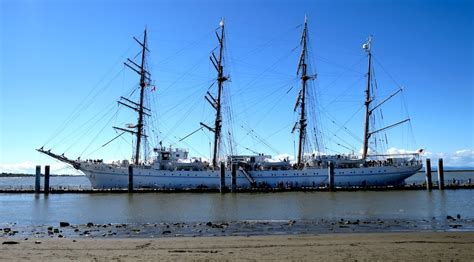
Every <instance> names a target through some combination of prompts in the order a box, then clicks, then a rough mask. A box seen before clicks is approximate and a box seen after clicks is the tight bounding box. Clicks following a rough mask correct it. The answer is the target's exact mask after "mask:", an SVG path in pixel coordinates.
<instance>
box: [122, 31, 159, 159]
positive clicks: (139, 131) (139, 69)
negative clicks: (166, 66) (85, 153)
mask: <svg viewBox="0 0 474 262" xmlns="http://www.w3.org/2000/svg"><path fill="white" fill-rule="evenodd" d="M133 39H135V41H137V43H138V44H139V45H140V46H141V47H142V52H141V62H140V64H137V63H135V62H133V61H132V60H130V59H128V62H129V63H130V64H128V63H127V62H125V63H124V64H125V65H126V66H127V67H129V68H130V69H132V70H133V71H135V72H136V73H137V74H139V75H140V99H139V101H138V102H134V101H131V100H129V99H127V98H125V97H121V98H120V99H121V101H118V103H119V104H121V105H124V106H126V107H128V108H130V109H133V110H135V111H136V112H137V113H138V123H137V124H136V125H135V126H129V128H136V131H134V130H129V129H124V128H119V127H114V128H115V129H118V130H121V131H125V132H129V133H132V134H134V135H136V137H137V143H136V147H135V158H134V160H135V161H134V163H135V165H138V164H139V163H140V146H141V142H142V137H146V135H145V134H144V131H143V130H144V128H143V127H144V124H143V116H144V115H147V116H149V115H150V114H149V113H146V112H145V110H147V111H148V112H149V111H150V110H149V109H148V108H146V107H145V106H144V105H143V103H144V96H145V88H146V86H147V81H148V82H149V81H150V73H149V72H148V71H147V70H146V69H145V66H146V62H145V59H146V52H148V51H149V50H148V48H147V31H146V28H145V31H144V33H143V42H140V41H139V40H138V39H136V38H135V37H134V38H133Z"/></svg>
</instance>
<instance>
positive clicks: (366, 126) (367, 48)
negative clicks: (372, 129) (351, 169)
mask: <svg viewBox="0 0 474 262" xmlns="http://www.w3.org/2000/svg"><path fill="white" fill-rule="evenodd" d="M371 42H372V36H369V39H368V40H367V43H365V44H364V45H363V46H362V48H363V49H365V51H366V52H367V57H368V70H367V88H366V90H365V123H364V148H363V149H362V150H363V151H362V159H366V158H367V152H368V150H369V138H370V135H371V133H369V121H370V119H369V117H370V114H371V113H372V110H370V103H371V102H372V97H371V94H370V83H371V71H372V53H371V50H370V49H371V44H372V43H371Z"/></svg>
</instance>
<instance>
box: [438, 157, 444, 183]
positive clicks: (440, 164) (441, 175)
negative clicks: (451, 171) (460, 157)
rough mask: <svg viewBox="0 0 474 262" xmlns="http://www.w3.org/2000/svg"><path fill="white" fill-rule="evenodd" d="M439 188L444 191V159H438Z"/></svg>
mask: <svg viewBox="0 0 474 262" xmlns="http://www.w3.org/2000/svg"><path fill="white" fill-rule="evenodd" d="M438 188H439V190H444V170H443V159H442V158H440V159H438Z"/></svg>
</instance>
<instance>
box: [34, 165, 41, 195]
mask: <svg viewBox="0 0 474 262" xmlns="http://www.w3.org/2000/svg"><path fill="white" fill-rule="evenodd" d="M40 189H41V166H36V176H35V194H39V193H40Z"/></svg>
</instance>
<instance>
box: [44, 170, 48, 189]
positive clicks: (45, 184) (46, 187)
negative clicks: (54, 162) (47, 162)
mask: <svg viewBox="0 0 474 262" xmlns="http://www.w3.org/2000/svg"><path fill="white" fill-rule="evenodd" d="M44 193H45V194H49V166H44Z"/></svg>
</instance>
